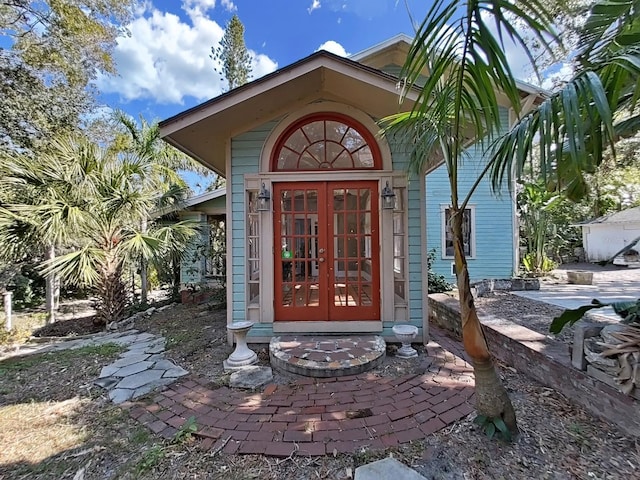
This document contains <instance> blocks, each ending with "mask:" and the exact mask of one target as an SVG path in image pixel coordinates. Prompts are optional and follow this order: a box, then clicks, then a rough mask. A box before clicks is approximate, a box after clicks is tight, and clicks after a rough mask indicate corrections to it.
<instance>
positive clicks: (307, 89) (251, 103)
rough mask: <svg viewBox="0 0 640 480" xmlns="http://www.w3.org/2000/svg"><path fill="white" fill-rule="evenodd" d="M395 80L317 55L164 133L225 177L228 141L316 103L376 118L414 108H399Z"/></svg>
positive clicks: (176, 120) (186, 115)
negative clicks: (352, 108) (344, 107)
mask: <svg viewBox="0 0 640 480" xmlns="http://www.w3.org/2000/svg"><path fill="white" fill-rule="evenodd" d="M397 81H398V80H397V78H396V77H394V76H393V75H390V74H388V73H385V72H382V71H381V70H378V69H375V68H372V67H369V66H367V65H363V64H361V63H358V62H356V61H354V60H350V59H348V58H343V57H340V56H338V55H334V54H332V53H329V52H326V51H319V52H316V53H314V54H312V55H309V56H308V57H306V58H303V59H302V60H299V61H297V62H295V63H292V64H291V65H289V66H287V67H284V68H282V69H280V70H277V71H275V72H273V73H270V74H268V75H265V76H264V77H261V78H259V79H257V80H254V81H252V82H250V83H247V84H245V85H242V86H240V87H238V88H235V89H233V90H231V91H228V92H226V93H223V94H222V95H220V96H218V97H215V98H213V99H211V100H208V101H206V102H204V103H202V104H200V105H197V106H195V107H193V108H190V109H188V110H186V111H184V112H182V113H179V114H178V115H175V116H173V117H171V118H168V119H167V120H163V121H162V122H160V135H161V136H162V137H163V138H164V139H165V140H166V141H167V142H169V143H170V144H172V145H173V146H175V147H176V148H178V149H179V150H181V151H183V152H185V153H187V154H188V155H190V156H192V157H193V158H195V159H197V160H198V161H200V162H201V163H203V164H204V165H206V166H207V167H209V168H212V169H213V170H214V171H216V172H218V173H220V174H222V175H224V172H225V165H224V159H225V158H226V151H225V149H226V145H227V143H228V139H229V138H230V137H232V136H234V135H237V134H239V133H242V132H245V131H248V130H250V129H251V128H253V127H256V126H258V125H261V124H263V123H265V122H267V121H270V120H274V119H276V118H280V117H281V116H283V115H285V114H286V113H288V112H290V111H292V110H293V109H295V108H297V107H300V106H302V105H306V104H308V103H311V102H314V101H318V100H331V101H337V102H343V103H348V104H350V105H353V106H355V107H356V108H360V109H361V110H363V111H366V112H367V113H369V114H370V115H372V116H373V117H377V118H380V117H383V116H385V115H388V114H391V113H395V112H397V111H400V109H407V108H411V106H410V105H409V104H407V105H399V104H398V93H397V90H396V84H397ZM412 95H413V94H410V98H411V96H412ZM413 98H415V96H414V97H413Z"/></svg>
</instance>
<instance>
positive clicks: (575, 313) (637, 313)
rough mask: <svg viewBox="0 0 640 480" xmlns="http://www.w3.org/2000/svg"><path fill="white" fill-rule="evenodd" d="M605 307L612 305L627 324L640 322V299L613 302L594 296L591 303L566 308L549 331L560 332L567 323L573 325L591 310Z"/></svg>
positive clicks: (555, 319) (552, 323)
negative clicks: (604, 301)
mask: <svg viewBox="0 0 640 480" xmlns="http://www.w3.org/2000/svg"><path fill="white" fill-rule="evenodd" d="M603 307H612V308H613V311H614V312H615V313H616V314H617V315H618V316H619V317H620V318H621V322H622V323H626V324H632V323H636V324H640V299H638V300H637V301H635V302H633V301H631V302H612V303H603V302H601V301H600V300H598V299H596V298H594V299H593V300H591V304H590V305H582V306H580V307H578V308H572V309H569V308H568V309H566V310H565V311H564V312H562V313H561V314H560V315H559V316H557V317H555V318H554V319H553V321H552V322H551V326H550V327H549V331H550V332H551V333H556V334H558V333H560V332H562V329H563V328H564V327H566V326H567V325H573V324H574V323H576V322H577V321H578V320H580V319H581V318H582V317H584V316H585V314H586V313H587V312H588V311H589V310H594V309H596V308H603Z"/></svg>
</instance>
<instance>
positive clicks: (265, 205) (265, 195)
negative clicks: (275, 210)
mask: <svg viewBox="0 0 640 480" xmlns="http://www.w3.org/2000/svg"><path fill="white" fill-rule="evenodd" d="M270 201H271V193H270V192H269V190H267V188H266V187H265V186H264V182H262V187H260V191H259V192H258V210H259V211H260V212H268V211H269V208H270V206H269V202H270Z"/></svg>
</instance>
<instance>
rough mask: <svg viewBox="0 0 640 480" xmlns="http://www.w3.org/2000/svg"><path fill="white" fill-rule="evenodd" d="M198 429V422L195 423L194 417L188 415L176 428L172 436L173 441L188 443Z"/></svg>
mask: <svg viewBox="0 0 640 480" xmlns="http://www.w3.org/2000/svg"><path fill="white" fill-rule="evenodd" d="M197 431H198V424H197V423H196V417H193V416H191V417H189V418H188V419H187V420H186V421H185V422H184V424H183V425H182V426H181V427H180V428H179V429H178V431H177V432H176V434H175V435H174V436H173V443H179V444H183V443H189V442H191V441H192V440H193V434H194V433H196V432H197Z"/></svg>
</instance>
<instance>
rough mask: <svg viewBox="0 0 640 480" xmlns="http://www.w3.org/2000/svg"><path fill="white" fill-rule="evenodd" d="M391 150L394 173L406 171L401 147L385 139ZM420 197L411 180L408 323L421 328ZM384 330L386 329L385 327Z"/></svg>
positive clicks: (408, 209) (415, 183)
mask: <svg viewBox="0 0 640 480" xmlns="http://www.w3.org/2000/svg"><path fill="white" fill-rule="evenodd" d="M387 141H388V142H389V147H390V148H391V155H392V165H393V170H394V171H401V172H403V171H406V170H407V159H408V156H407V153H406V152H405V151H404V149H403V147H402V146H401V145H398V144H397V143H394V141H393V138H389V137H387ZM421 202H422V196H421V194H420V183H419V182H417V181H415V180H413V181H410V182H409V184H408V185H407V217H408V223H407V230H406V232H407V242H408V251H407V260H408V263H409V267H408V271H407V280H408V289H409V290H408V298H407V305H408V306H409V323H410V324H412V325H415V326H417V327H419V328H420V329H421V328H422V317H423V305H422V286H423V284H422V282H423V277H424V273H423V272H424V268H423V265H422V236H421V235H422V218H421V215H420V205H421ZM385 328H386V327H385Z"/></svg>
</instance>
